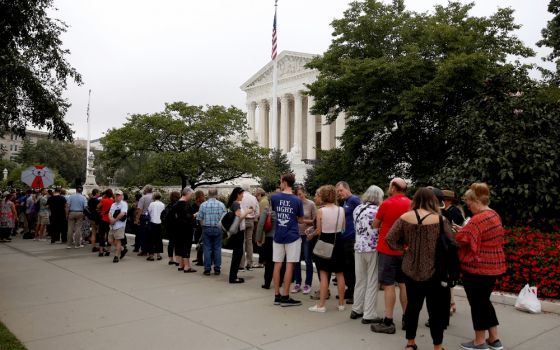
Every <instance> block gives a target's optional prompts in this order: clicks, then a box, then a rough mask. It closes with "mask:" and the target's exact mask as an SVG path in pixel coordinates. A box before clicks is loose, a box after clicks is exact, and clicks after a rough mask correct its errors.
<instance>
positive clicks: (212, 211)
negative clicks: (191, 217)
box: [197, 198, 226, 226]
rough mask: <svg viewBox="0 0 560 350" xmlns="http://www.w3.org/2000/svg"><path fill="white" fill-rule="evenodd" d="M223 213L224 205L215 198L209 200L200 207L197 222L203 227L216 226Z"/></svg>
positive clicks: (224, 210)
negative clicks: (200, 222)
mask: <svg viewBox="0 0 560 350" xmlns="http://www.w3.org/2000/svg"><path fill="white" fill-rule="evenodd" d="M225 212H226V207H225V205H224V203H222V202H220V201H219V200H217V199H216V198H210V199H208V200H207V201H206V202H204V203H202V204H201V205H200V209H199V210H198V216H197V220H200V221H202V222H203V224H204V226H218V225H219V224H220V219H221V218H222V216H223V215H224V214H225Z"/></svg>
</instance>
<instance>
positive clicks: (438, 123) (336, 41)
mask: <svg viewBox="0 0 560 350" xmlns="http://www.w3.org/2000/svg"><path fill="white" fill-rule="evenodd" d="M472 7H473V5H472V4H466V5H464V4H461V3H459V2H449V3H448V4H447V5H446V6H439V5H438V6H435V8H434V11H433V12H431V13H416V12H412V11H408V10H406V9H405V7H404V1H402V0H395V1H393V2H392V3H391V4H385V3H383V2H381V1H376V0H365V1H362V2H352V3H351V4H350V7H349V9H348V10H346V11H345V12H344V17H343V18H341V19H337V20H334V21H333V22H332V26H333V28H334V32H333V41H332V43H331V45H330V47H329V49H328V50H327V51H326V52H325V53H324V54H323V55H322V56H320V57H317V58H315V59H314V60H312V61H311V62H310V63H309V65H308V66H309V67H310V68H314V69H317V70H318V71H319V76H318V79H317V80H316V81H315V82H314V83H312V84H310V85H309V90H310V94H311V95H313V96H314V97H315V107H314V113H316V114H324V115H327V116H328V118H329V119H330V120H331V121H333V120H334V119H335V118H336V116H337V115H338V113H339V112H341V111H345V112H346V114H347V115H348V116H349V120H348V123H347V127H346V130H345V133H344V135H343V137H342V140H341V141H342V146H343V148H344V149H345V152H347V154H349V155H351V157H353V161H351V162H347V163H346V164H347V165H348V166H349V167H351V170H352V171H353V173H354V174H367V173H369V172H373V173H374V174H375V175H374V176H373V177H372V178H373V179H377V178H383V179H386V178H387V177H389V176H392V175H401V176H404V177H407V178H410V179H412V180H413V181H415V182H416V183H417V184H423V183H426V182H427V181H429V179H430V177H431V175H432V174H433V172H434V171H437V169H438V168H440V167H441V166H442V165H443V162H444V160H445V159H446V152H447V142H448V137H447V131H448V126H449V125H448V120H449V118H450V117H452V116H455V115H458V114H459V113H460V112H461V110H462V108H463V106H464V104H465V103H466V102H468V101H470V100H471V99H473V98H474V97H476V96H478V95H479V94H480V92H481V91H482V90H483V89H484V87H485V82H486V81H487V78H488V77H489V76H491V75H493V74H496V72H498V71H500V70H501V69H503V68H504V67H507V66H509V65H510V64H509V63H508V62H507V58H508V57H509V56H510V55H514V56H522V57H527V56H531V55H533V54H534V53H533V51H532V50H531V49H529V48H527V47H525V46H524V45H523V44H522V42H521V41H520V40H519V39H518V38H517V37H516V36H515V35H514V34H513V31H515V30H516V29H518V28H519V25H517V24H515V23H514V18H513V11H512V10H511V9H499V10H497V12H496V13H495V14H493V15H492V16H489V17H475V16H472V15H470V14H469V11H470V10H471V8H472ZM343 172H344V171H343ZM346 172H349V171H348V170H347V171H346ZM360 176H361V175H360Z"/></svg>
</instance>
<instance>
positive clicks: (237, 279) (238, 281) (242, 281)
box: [229, 277, 245, 283]
mask: <svg viewBox="0 0 560 350" xmlns="http://www.w3.org/2000/svg"><path fill="white" fill-rule="evenodd" d="M244 282H245V280H244V279H243V278H240V277H238V278H236V279H234V280H231V281H229V283H244Z"/></svg>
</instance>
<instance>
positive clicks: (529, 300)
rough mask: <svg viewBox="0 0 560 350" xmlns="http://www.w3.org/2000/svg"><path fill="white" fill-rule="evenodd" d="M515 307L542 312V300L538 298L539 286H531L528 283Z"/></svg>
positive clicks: (536, 312) (520, 293)
mask: <svg viewBox="0 0 560 350" xmlns="http://www.w3.org/2000/svg"><path fill="white" fill-rule="evenodd" d="M515 308H516V309H517V310H521V311H526V312H529V313H532V314H539V313H541V302H540V300H539V299H538V298H537V287H529V284H526V285H525V287H523V289H521V292H519V295H518V296H517V300H516V301H515Z"/></svg>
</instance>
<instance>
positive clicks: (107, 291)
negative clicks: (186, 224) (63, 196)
mask: <svg viewBox="0 0 560 350" xmlns="http://www.w3.org/2000/svg"><path fill="white" fill-rule="evenodd" d="M228 263H229V258H227V257H225V259H224V266H223V267H222V271H223V272H224V273H223V274H222V275H221V276H209V277H206V276H203V275H202V269H200V268H199V271H198V272H197V273H191V274H185V273H179V272H177V269H176V268H175V267H170V266H168V265H167V259H164V260H162V261H159V262H148V261H146V260H145V259H144V258H141V257H137V256H136V255H135V254H130V255H128V256H127V257H125V258H124V259H123V260H122V261H121V262H120V263H118V264H113V263H112V257H98V256H97V254H94V253H91V249H90V248H89V246H88V247H86V248H82V249H65V245H61V244H55V245H50V244H47V243H46V242H35V241H23V240H21V239H19V238H16V239H14V241H13V242H11V243H2V244H1V245H0V266H1V269H0V319H1V320H2V322H4V323H5V324H6V326H7V327H8V328H9V329H10V330H11V331H12V332H13V333H14V334H15V335H16V336H17V337H18V338H19V339H20V340H21V341H23V342H24V344H25V345H26V346H27V347H28V348H29V349H40V350H47V349H56V350H60V349H103V350H107V349H119V350H122V349H150V348H155V347H157V348H159V349H186V348H193V349H270V350H273V349H282V350H286V349H301V348H307V349H368V350H372V349H373V350H375V349H403V348H404V344H405V338H404V332H403V331H401V330H400V329H399V330H398V331H397V334H395V335H381V334H375V333H372V332H371V331H370V330H369V326H367V325H362V324H361V323H360V321H359V320H350V319H349V314H350V307H348V308H347V310H346V311H344V312H338V311H336V306H335V305H336V301H335V299H334V298H332V299H331V300H329V302H328V304H327V306H328V312H327V313H326V314H317V313H311V312H308V311H307V308H308V307H309V306H312V305H313V304H314V302H313V301H312V300H310V299H309V297H308V296H304V295H301V294H295V295H293V297H294V298H296V299H300V300H302V301H303V306H299V307H291V308H282V307H279V306H273V305H272V301H273V292H272V291H271V290H263V289H261V288H260V285H261V284H262V275H263V270H262V269H255V270H254V271H248V272H243V273H240V277H243V278H245V280H246V283H245V284H238V285H230V284H228V283H227V273H228V271H229V265H228ZM317 286H318V283H317V281H316V280H315V281H314V289H315V288H317ZM331 293H332V295H333V296H334V295H335V294H336V290H335V287H334V286H333V287H332V289H331ZM382 301H383V294H382V293H380V297H379V305H378V311H379V312H382V310H383V306H382ZM397 309H399V308H397ZM457 309H458V312H457V314H456V315H455V316H453V317H452V319H451V326H450V327H449V329H448V330H447V331H446V333H445V338H444V346H445V347H446V348H447V349H456V348H459V347H458V344H459V343H460V342H464V341H467V340H470V339H471V337H472V335H473V331H472V326H471V321H470V311H469V307H468V304H467V301H466V299H464V298H462V297H458V298H457ZM496 310H497V312H498V318H499V320H500V322H501V326H500V330H499V331H500V338H501V340H502V342H503V343H504V345H505V347H506V349H519V350H521V349H527V350H529V349H531V350H533V349H547V350H548V349H550V350H556V349H560V345H559V342H560V316H559V315H556V314H541V315H530V314H525V313H522V312H519V311H516V310H515V309H514V308H513V307H511V306H506V305H501V304H496ZM400 317H401V312H400V310H398V311H397V314H396V315H395V319H396V320H399V321H400ZM426 320H427V315H426V313H425V312H424V313H423V314H422V315H421V317H420V324H421V325H420V326H419V329H418V336H417V342H418V347H419V348H420V349H430V348H432V346H431V338H430V333H429V329H427V328H426V327H424V326H423V323H424V322H425V321H426ZM397 324H398V325H400V322H397Z"/></svg>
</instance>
